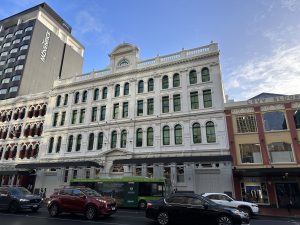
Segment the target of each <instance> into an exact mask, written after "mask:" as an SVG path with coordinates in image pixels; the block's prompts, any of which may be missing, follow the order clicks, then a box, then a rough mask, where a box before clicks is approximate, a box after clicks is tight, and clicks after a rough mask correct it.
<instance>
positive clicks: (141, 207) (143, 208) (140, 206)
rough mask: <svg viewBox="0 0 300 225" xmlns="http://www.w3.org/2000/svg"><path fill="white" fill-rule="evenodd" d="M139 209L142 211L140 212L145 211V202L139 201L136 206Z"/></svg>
mask: <svg viewBox="0 0 300 225" xmlns="http://www.w3.org/2000/svg"><path fill="white" fill-rule="evenodd" d="M138 207H139V209H142V210H145V209H146V207H147V202H146V201H144V200H142V201H139V205H138Z"/></svg>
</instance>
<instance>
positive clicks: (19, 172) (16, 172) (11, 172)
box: [0, 170, 29, 176]
mask: <svg viewBox="0 0 300 225" xmlns="http://www.w3.org/2000/svg"><path fill="white" fill-rule="evenodd" d="M1 175H2V176H12V175H29V171H28V170H26V171H24V170H2V171H1V170H0V176H1Z"/></svg>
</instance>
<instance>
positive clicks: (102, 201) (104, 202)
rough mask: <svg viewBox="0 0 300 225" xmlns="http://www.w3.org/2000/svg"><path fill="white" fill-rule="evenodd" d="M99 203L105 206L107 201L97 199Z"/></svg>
mask: <svg viewBox="0 0 300 225" xmlns="http://www.w3.org/2000/svg"><path fill="white" fill-rule="evenodd" d="M97 201H98V202H101V203H103V204H106V201H105V200H102V199H99V198H97Z"/></svg>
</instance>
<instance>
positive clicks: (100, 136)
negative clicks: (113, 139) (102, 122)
mask: <svg viewBox="0 0 300 225" xmlns="http://www.w3.org/2000/svg"><path fill="white" fill-rule="evenodd" d="M102 147H103V132H99V133H98V140H97V149H98V150H100V149H102Z"/></svg>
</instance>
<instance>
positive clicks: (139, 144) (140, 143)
mask: <svg viewBox="0 0 300 225" xmlns="http://www.w3.org/2000/svg"><path fill="white" fill-rule="evenodd" d="M142 146H143V130H142V128H138V129H137V130H136V147H142Z"/></svg>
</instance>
